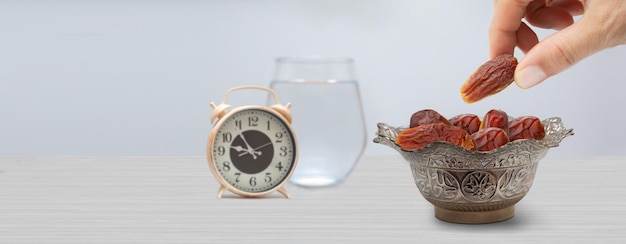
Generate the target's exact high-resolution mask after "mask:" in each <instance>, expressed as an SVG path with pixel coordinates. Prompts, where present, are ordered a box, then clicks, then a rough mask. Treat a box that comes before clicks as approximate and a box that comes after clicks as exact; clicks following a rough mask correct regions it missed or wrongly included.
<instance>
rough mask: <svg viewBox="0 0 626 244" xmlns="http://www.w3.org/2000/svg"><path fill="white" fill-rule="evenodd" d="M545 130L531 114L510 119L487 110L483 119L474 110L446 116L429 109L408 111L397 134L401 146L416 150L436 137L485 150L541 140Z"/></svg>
mask: <svg viewBox="0 0 626 244" xmlns="http://www.w3.org/2000/svg"><path fill="white" fill-rule="evenodd" d="M545 135H546V133H545V130H544V127H543V124H542V123H541V121H540V120H539V119H538V118H537V117H534V116H520V117H517V118H512V119H509V116H508V115H507V114H506V112H504V111H502V110H499V109H492V110H489V111H488V112H487V113H486V114H485V116H484V117H483V118H482V120H481V119H480V118H479V117H478V116H477V115H475V114H460V115H457V116H454V117H452V118H448V119H447V118H446V117H444V116H442V115H441V114H439V113H438V112H437V111H435V110H432V109H424V110H420V111H417V112H415V113H413V115H411V122H410V124H409V129H406V130H404V131H402V132H400V134H398V137H396V144H398V145H399V146H400V147H401V148H402V149H404V150H417V149H420V148H423V147H425V146H427V145H429V144H431V143H433V142H435V141H447V142H450V143H453V144H455V145H458V146H461V147H464V148H466V149H468V150H472V151H480V152H487V151H490V150H493V149H495V148H498V147H501V146H503V145H505V144H507V143H509V142H511V141H516V140H522V139H536V140H541V139H543V138H544V137H545Z"/></svg>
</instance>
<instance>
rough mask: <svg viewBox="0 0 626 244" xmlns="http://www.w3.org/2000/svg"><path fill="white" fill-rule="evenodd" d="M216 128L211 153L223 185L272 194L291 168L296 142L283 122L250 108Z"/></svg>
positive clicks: (230, 117)
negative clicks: (269, 191)
mask: <svg viewBox="0 0 626 244" xmlns="http://www.w3.org/2000/svg"><path fill="white" fill-rule="evenodd" d="M217 126H219V128H218V129H217V132H216V133H217V135H219V136H216V137H215V139H213V146H212V147H213V148H212V149H211V150H213V157H214V162H221V163H220V164H219V165H216V166H218V167H216V168H217V171H218V173H219V174H220V176H221V177H222V178H223V179H224V181H225V182H226V183H227V184H229V185H230V186H232V187H234V188H236V189H238V190H240V191H244V192H252V193H254V192H265V191H268V190H272V189H274V188H276V187H277V186H279V185H281V184H282V183H283V181H284V180H286V178H287V177H288V175H289V174H290V172H291V171H292V168H293V167H294V163H295V159H296V145H295V143H296V142H295V138H294V136H293V134H292V131H291V129H290V127H289V126H288V125H287V124H286V122H284V120H282V119H280V117H278V116H277V115H276V114H274V113H271V112H268V111H265V110H263V109H256V108H252V109H241V110H239V111H236V112H234V113H233V114H231V115H229V116H227V117H226V118H224V121H220V124H218V125H217ZM216 164H217V163H216Z"/></svg>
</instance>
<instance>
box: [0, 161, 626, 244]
mask: <svg viewBox="0 0 626 244" xmlns="http://www.w3.org/2000/svg"><path fill="white" fill-rule="evenodd" d="M217 189H218V185H217V183H216V181H215V180H214V179H213V176H212V174H211V173H210V170H209V168H208V166H207V163H206V160H205V159H204V158H203V157H194V158H174V157H173V158H84V157H54V158H1V159H0V243H276V242H279V243H280V242H282V243H363V242H365V243H433V242H434V243H452V242H457V243H458V242H463V243H479V242H480V243H485V242H486V241H487V242H488V243H491V240H494V241H505V242H504V243H557V242H558V243H626V158H584V159H564V158H551V157H550V155H548V156H547V157H546V158H545V159H544V160H542V161H541V162H540V165H539V168H538V170H537V175H536V178H535V181H534V184H533V186H532V188H531V190H530V192H529V193H528V195H527V196H526V197H525V198H524V199H522V201H521V202H519V203H518V204H517V205H516V212H515V213H516V214H515V217H513V218H512V219H510V220H507V221H504V222H500V223H494V224H485V225H462V224H452V223H447V222H443V221H440V220H438V219H436V218H435V217H434V214H433V207H432V205H431V204H430V203H428V202H427V201H426V200H425V199H424V198H422V196H421V195H420V194H419V191H418V190H417V188H416V187H415V185H414V183H413V178H412V176H411V173H410V170H409V165H408V164H407V163H406V162H404V161H403V159H401V158H400V157H378V158H364V159H362V160H361V162H359V165H358V166H357V167H356V169H355V171H353V172H352V174H351V175H350V177H349V178H348V179H347V180H346V181H345V182H343V184H341V185H340V186H337V187H332V188H323V189H307V188H299V187H296V186H293V185H287V190H288V191H289V192H290V193H291V195H292V199H291V200H287V199H285V198H283V197H282V195H280V194H278V193H274V194H272V195H271V196H269V197H267V198H261V199H244V198H241V197H238V196H236V195H233V194H232V193H228V194H226V195H225V197H224V198H222V199H218V198H217V197H216V192H217ZM494 243H495V242H494Z"/></svg>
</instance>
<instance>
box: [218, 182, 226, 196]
mask: <svg viewBox="0 0 626 244" xmlns="http://www.w3.org/2000/svg"><path fill="white" fill-rule="evenodd" d="M224 191H226V187H224V186H223V185H222V186H220V189H219V190H217V198H222V194H223V193H224Z"/></svg>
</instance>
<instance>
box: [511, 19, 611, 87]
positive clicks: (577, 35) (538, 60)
mask: <svg viewBox="0 0 626 244" xmlns="http://www.w3.org/2000/svg"><path fill="white" fill-rule="evenodd" d="M596 29H597V28H596V27H593V26H588V25H587V24H586V23H585V22H583V20H582V19H581V21H579V22H576V23H574V24H572V25H570V26H568V27H567V28H565V29H563V30H561V31H559V32H557V33H555V34H553V35H551V36H549V37H547V38H546V39H545V40H543V41H541V42H539V43H537V44H536V45H535V46H534V47H533V48H532V49H531V50H530V51H528V53H526V56H524V58H523V59H522V60H521V61H520V63H519V64H518V65H517V68H516V69H515V83H516V84H517V86H519V87H521V88H524V89H526V88H530V87H533V86H535V85H537V84H539V83H541V82H543V81H544V80H546V79H547V78H549V77H551V76H553V75H556V74H558V73H560V72H562V71H564V70H565V69H567V68H569V67H571V66H572V65H574V64H576V63H577V62H579V61H580V60H582V59H584V58H586V57H589V56H590V55H592V54H594V53H596V52H598V51H600V50H602V49H604V48H606V47H607V46H606V42H605V41H604V40H603V38H602V35H600V34H599V33H595V32H594V31H595V30H596Z"/></svg>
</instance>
